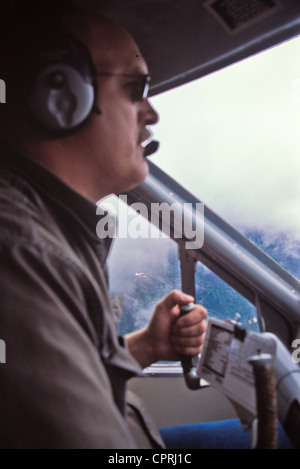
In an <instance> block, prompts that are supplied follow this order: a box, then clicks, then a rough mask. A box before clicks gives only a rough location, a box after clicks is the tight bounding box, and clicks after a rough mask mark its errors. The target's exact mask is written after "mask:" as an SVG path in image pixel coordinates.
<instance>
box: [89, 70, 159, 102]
mask: <svg viewBox="0 0 300 469" xmlns="http://www.w3.org/2000/svg"><path fill="white" fill-rule="evenodd" d="M97 75H105V76H116V77H125V78H134V81H133V82H132V83H131V93H132V96H131V97H132V100H133V101H143V100H144V99H146V98H147V97H148V92H149V86H150V81H151V76H150V75H146V74H135V75H133V74H131V75H130V74H126V73H109V72H98V73H97Z"/></svg>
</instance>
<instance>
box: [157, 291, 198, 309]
mask: <svg viewBox="0 0 300 469" xmlns="http://www.w3.org/2000/svg"><path fill="white" fill-rule="evenodd" d="M192 301H194V298H193V297H192V296H191V295H187V294H186V293H183V292H182V291H180V290H172V291H171V292H170V293H169V294H168V295H167V296H166V297H165V298H164V299H163V303H164V306H165V307H166V308H167V309H172V308H173V307H174V306H175V305H187V304H188V303H191V302H192Z"/></svg>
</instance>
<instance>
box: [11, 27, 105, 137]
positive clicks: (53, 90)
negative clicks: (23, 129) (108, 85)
mask: <svg viewBox="0 0 300 469" xmlns="http://www.w3.org/2000/svg"><path fill="white" fill-rule="evenodd" d="M38 29H39V30H40V28H38ZM55 29H56V28H55V27H54V28H52V32H51V34H50V31H49V30H48V28H46V34H45V32H42V33H41V31H39V34H38V35H36V34H35V32H34V33H33V36H32V38H30V39H29V40H28V41H26V44H25V46H24V47H22V51H21V53H20V57H19V64H20V68H19V73H20V76H21V95H22V96H21V99H22V103H23V104H24V106H25V108H26V110H27V111H28V113H29V115H30V116H31V117H32V118H33V120H34V122H35V123H36V124H37V125H38V127H39V128H40V129H42V130H43V131H44V132H46V133H47V134H48V135H50V136H56V137H57V136H58V137H59V136H64V135H68V134H69V133H71V132H73V131H75V130H77V129H78V128H79V127H80V126H81V125H82V124H83V123H84V122H86V121H87V119H88V118H89V116H90V115H91V114H92V113H93V112H95V113H96V114H101V111H100V109H99V108H98V107H96V106H95V98H96V94H97V80H96V70H95V66H94V63H93V60H92V58H91V55H90V53H89V50H88V49H87V47H86V46H85V45H84V44H83V43H82V42H81V41H80V40H79V39H77V38H76V37H73V36H68V35H66V34H64V33H63V32H60V31H58V32H57V30H55ZM47 30H48V31H47ZM51 36H54V37H53V38H52V39H51Z"/></svg>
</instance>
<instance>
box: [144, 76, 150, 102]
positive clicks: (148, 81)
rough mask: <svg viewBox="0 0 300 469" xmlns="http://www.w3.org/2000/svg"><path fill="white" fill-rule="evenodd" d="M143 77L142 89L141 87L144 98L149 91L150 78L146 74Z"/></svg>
mask: <svg viewBox="0 0 300 469" xmlns="http://www.w3.org/2000/svg"><path fill="white" fill-rule="evenodd" d="M143 78H144V89H143V94H142V99H146V98H147V97H148V93H149V87H150V80H151V78H150V77H149V76H146V77H143Z"/></svg>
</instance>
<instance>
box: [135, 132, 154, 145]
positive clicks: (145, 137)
mask: <svg viewBox="0 0 300 469" xmlns="http://www.w3.org/2000/svg"><path fill="white" fill-rule="evenodd" d="M152 138H153V133H152V132H151V130H149V129H148V128H147V127H145V128H143V129H142V131H141V132H140V135H139V138H138V145H142V147H144V148H145V147H146V146H147V145H148V143H150V142H151V140H152Z"/></svg>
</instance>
